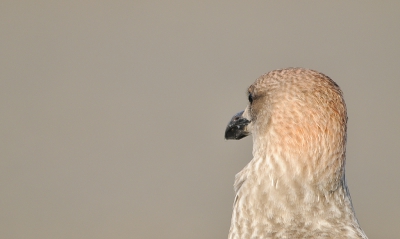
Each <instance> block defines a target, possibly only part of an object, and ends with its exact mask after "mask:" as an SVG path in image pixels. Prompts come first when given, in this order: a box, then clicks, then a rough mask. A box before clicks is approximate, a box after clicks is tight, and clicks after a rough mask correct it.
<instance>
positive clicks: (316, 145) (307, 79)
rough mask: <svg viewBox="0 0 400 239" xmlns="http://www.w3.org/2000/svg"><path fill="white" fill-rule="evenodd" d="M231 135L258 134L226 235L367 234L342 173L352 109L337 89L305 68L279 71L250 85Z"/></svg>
mask: <svg viewBox="0 0 400 239" xmlns="http://www.w3.org/2000/svg"><path fill="white" fill-rule="evenodd" d="M247 93H248V100H249V103H248V106H247V107H246V109H245V110H244V111H242V112H239V113H238V114H236V115H234V116H233V117H232V119H231V121H230V122H229V124H228V126H227V128H226V131H225V138H226V139H236V140H237V139H241V138H244V137H246V136H248V135H252V137H253V159H252V160H251V161H250V162H249V163H248V164H247V165H246V166H245V167H244V168H243V169H242V170H241V171H240V172H239V173H238V174H237V175H236V177H235V183H234V189H235V193H236V196H235V200H234V205H233V213H232V221H231V227H230V230H229V236H228V238H229V239H248V238H249V239H250V238H252V239H261V238H263V239H264V238H290V239H297V238H336V239H337V238H363V239H366V238H367V236H366V235H365V233H364V231H363V230H362V229H361V227H360V225H359V223H358V221H357V218H356V215H355V212H354V209H353V205H352V202H351V197H350V194H349V190H348V188H347V185H346V178H345V168H344V167H345V154H346V127H347V126H346V125H347V113H346V105H345V102H344V100H343V96H342V91H341V90H340V88H339V86H338V85H337V84H336V83H335V82H334V81H333V80H331V79H330V78H329V77H327V76H325V75H324V74H321V73H319V72H316V71H313V70H309V69H303V68H287V69H280V70H274V71H271V72H269V73H267V74H264V75H262V76H261V77H260V78H258V79H257V80H256V81H255V82H254V83H253V84H252V85H251V86H250V87H249V88H248V91H247Z"/></svg>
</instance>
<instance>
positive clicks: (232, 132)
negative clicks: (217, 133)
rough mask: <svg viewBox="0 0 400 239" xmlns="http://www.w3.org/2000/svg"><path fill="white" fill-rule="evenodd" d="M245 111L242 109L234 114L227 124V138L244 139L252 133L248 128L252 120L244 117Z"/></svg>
mask: <svg viewBox="0 0 400 239" xmlns="http://www.w3.org/2000/svg"><path fill="white" fill-rule="evenodd" d="M243 112H244V111H241V112H239V113H237V114H236V115H234V116H233V117H232V119H231V121H230V122H229V124H228V126H226V130H225V139H236V140H238V139H242V138H244V137H246V136H247V135H249V134H250V132H249V131H248V130H247V125H248V124H249V123H250V122H251V121H249V120H248V119H246V118H244V117H243Z"/></svg>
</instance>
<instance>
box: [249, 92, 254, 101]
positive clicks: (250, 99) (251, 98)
mask: <svg viewBox="0 0 400 239" xmlns="http://www.w3.org/2000/svg"><path fill="white" fill-rule="evenodd" d="M249 102H250V104H251V103H253V96H252V95H251V94H250V93H249Z"/></svg>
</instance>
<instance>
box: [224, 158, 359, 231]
mask: <svg viewBox="0 0 400 239" xmlns="http://www.w3.org/2000/svg"><path fill="white" fill-rule="evenodd" d="M279 157H280V156H279V155H270V156H269V155H268V154H264V155H257V154H256V155H254V158H253V160H252V161H251V162H250V163H249V164H248V165H247V166H246V167H245V168H244V169H243V170H242V171H241V172H239V173H238V174H237V175H236V180H235V190H236V199H235V210H234V215H233V216H234V217H235V218H239V217H243V218H246V220H247V221H248V222H252V223H255V224H257V223H260V222H262V223H263V225H264V226H263V227H264V228H266V230H269V229H268V228H270V229H271V230H276V228H278V230H281V232H282V233H284V232H288V231H298V233H299V234H296V235H298V236H304V235H306V234H301V232H304V233H311V232H314V233H317V234H318V233H319V232H320V231H321V232H322V231H325V230H326V229H327V228H337V229H338V230H342V231H343V232H344V233H347V234H346V235H353V236H348V238H362V236H359V235H362V231H361V229H360V227H359V225H358V222H357V219H356V217H355V214H354V211H353V207H352V203H351V198H350V194H349V192H348V190H347V186H346V180H345V177H344V172H338V173H335V174H334V175H337V176H334V177H333V178H327V177H325V176H324V175H325V174H322V173H321V174H320V176H321V177H319V178H318V177H316V176H315V174H312V173H311V174H310V175H308V171H307V170H308V169H307V170H305V171H302V170H299V169H297V168H296V167H291V166H290V165H289V164H290V163H291V160H290V159H285V158H279ZM338 160H339V159H338ZM296 170H299V171H296ZM311 175H314V176H313V177H311ZM326 175H327V174H326ZM330 175H332V174H331V173H330ZM317 176H318V175H317ZM233 220H234V219H233V218H232V222H233ZM235 220H236V219H235ZM287 235H289V234H287ZM290 235H291V234H290ZM336 236H338V235H336ZM301 238H303V237H301ZM333 238H334V237H333Z"/></svg>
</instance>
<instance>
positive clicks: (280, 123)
mask: <svg viewBox="0 0 400 239" xmlns="http://www.w3.org/2000/svg"><path fill="white" fill-rule="evenodd" d="M247 94H248V101H249V103H248V106H247V107H246V109H245V110H244V111H242V112H240V113H238V114H236V115H234V116H233V118H232V119H231V121H230V122H229V124H228V126H227V128H226V131H225V138H226V139H236V140H238V139H241V138H244V137H246V136H248V135H250V134H252V135H253V155H254V154H263V155H265V154H267V155H268V154H270V155H275V156H276V157H279V158H282V159H285V160H292V161H293V162H291V165H292V166H293V167H295V166H296V165H297V166H298V167H296V168H298V170H297V171H304V169H307V170H306V171H308V172H310V170H315V169H316V167H319V168H320V169H321V170H323V169H324V168H325V169H326V167H329V166H330V165H332V164H337V163H339V164H340V165H337V166H338V167H339V168H340V166H341V164H342V163H343V160H344V154H345V141H346V123H347V115H346V106H345V103H344V100H343V97H342V92H341V90H340V88H339V86H338V85H337V84H336V83H335V82H334V81H332V80H331V79H330V78H329V77H327V76H325V75H323V74H321V73H318V72H316V71H312V70H307V69H302V68H288V69H283V70H275V71H272V72H269V73H267V74H265V75H262V76H261V77H260V78H258V79H257V80H256V81H255V82H254V83H253V84H252V85H251V86H250V87H249V88H248V90H247ZM321 158H322V159H324V160H323V161H321V162H316V161H317V160H320V159H321ZM337 159H342V160H337ZM308 166H309V167H308Z"/></svg>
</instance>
